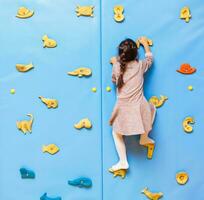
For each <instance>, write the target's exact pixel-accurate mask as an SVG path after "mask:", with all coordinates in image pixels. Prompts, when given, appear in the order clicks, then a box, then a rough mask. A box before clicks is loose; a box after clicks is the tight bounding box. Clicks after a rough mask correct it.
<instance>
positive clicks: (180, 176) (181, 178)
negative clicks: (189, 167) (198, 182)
mask: <svg viewBox="0 0 204 200" xmlns="http://www.w3.org/2000/svg"><path fill="white" fill-rule="evenodd" d="M188 179H189V177H188V174H187V173H186V172H179V173H177V174H176V181H177V183H178V184H180V185H185V184H186V183H187V182H188Z"/></svg>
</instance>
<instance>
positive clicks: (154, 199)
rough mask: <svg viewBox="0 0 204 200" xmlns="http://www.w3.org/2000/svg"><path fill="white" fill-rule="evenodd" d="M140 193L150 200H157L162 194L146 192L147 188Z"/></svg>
mask: <svg viewBox="0 0 204 200" xmlns="http://www.w3.org/2000/svg"><path fill="white" fill-rule="evenodd" d="M142 193H143V194H144V195H145V196H146V197H148V198H149V199H151V200H158V199H160V198H162V197H163V193H162V192H158V193H152V192H150V191H149V190H148V188H147V187H146V188H144V190H142Z"/></svg>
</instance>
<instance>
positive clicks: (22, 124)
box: [16, 114, 33, 134]
mask: <svg viewBox="0 0 204 200" xmlns="http://www.w3.org/2000/svg"><path fill="white" fill-rule="evenodd" d="M27 116H29V117H30V120H23V121H17V122H16V126H17V128H18V129H19V130H20V131H22V132H23V133H24V134H26V133H27V132H29V133H31V132H32V124H33V115H32V114H27Z"/></svg>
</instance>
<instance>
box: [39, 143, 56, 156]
mask: <svg viewBox="0 0 204 200" xmlns="http://www.w3.org/2000/svg"><path fill="white" fill-rule="evenodd" d="M59 150H60V149H59V147H58V146H57V145H55V144H49V145H47V146H43V147H42V152H43V153H46V152H47V153H49V154H51V155H54V154H56V153H57V152H58V151H59Z"/></svg>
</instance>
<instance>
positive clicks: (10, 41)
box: [0, 0, 204, 200]
mask: <svg viewBox="0 0 204 200" xmlns="http://www.w3.org/2000/svg"><path fill="white" fill-rule="evenodd" d="M0 4H1V8H2V9H1V12H0V30H1V33H0V44H1V50H2V51H1V54H0V65H1V70H0V102H1V103H0V113H1V122H0V145H1V151H0V158H1V159H0V177H1V178H0V199H5V200H14V199H21V200H26V199H29V200H35V199H39V198H40V196H41V195H42V194H43V193H44V192H48V196H62V199H64V200H69V199H73V200H96V199H97V200H99V199H101V200H102V199H103V200H111V199H118V200H126V199H141V200H142V199H146V197H145V196H144V195H142V194H141V193H140V191H141V190H142V189H143V188H144V187H146V186H147V187H149V189H150V190H152V191H162V192H163V193H164V198H163V199H167V200H168V199H179V200H190V199H195V200H202V199H203V193H202V191H203V190H204V182H203V177H202V172H203V169H204V160H203V155H202V147H203V145H204V135H203V129H204V124H203V112H202V108H203V105H202V104H203V99H202V97H203V94H204V89H203V83H204V78H203V75H204V69H203V46H204V40H203V34H204V20H203V17H204V14H203V11H204V5H203V2H202V1H201V0H194V1H190V0H189V1H187V0H185V1H176V0H171V1H170V2H167V1H162V0H156V1H150V0H138V1H135V0H128V1H125V2H121V1H116V0H111V1H109V0H83V1H81V0H78V1H77V2H76V1H74V0H69V1H66V0H57V1H56V0H54V1H53V0H30V1H23V0H18V1H17V0H8V1H6V0H0ZM78 4H79V5H94V6H95V10H94V15H95V16H94V18H86V17H79V18H78V17H76V14H75V8H76V5H78ZM116 4H122V5H123V6H124V7H125V12H124V15H125V21H124V22H123V23H120V24H119V23H116V22H115V21H114V19H113V7H114V5H116ZM186 5H188V6H189V7H190V9H191V12H192V19H191V21H190V23H188V24H186V23H185V22H184V21H183V20H180V19H179V13H180V9H181V8H182V7H184V6H186ZM20 6H27V7H28V8H30V9H31V10H34V11H35V14H34V16H33V17H32V18H29V19H26V20H22V19H18V18H16V17H15V15H16V12H17V9H18V8H19V7H20ZM44 34H47V35H48V36H49V37H51V38H53V39H55V40H56V41H57V43H58V46H57V47H56V48H54V49H44V48H42V41H41V38H42V36H43V35H44ZM141 35H146V36H148V37H149V38H151V39H152V40H153V41H154V46H153V48H152V51H153V53H154V57H155V60H154V65H153V66H152V69H151V70H150V71H149V72H148V73H147V74H146V81H145V95H146V97H147V98H150V97H151V96H152V95H157V96H158V95H160V94H162V95H166V96H168V97H169V100H168V101H167V102H166V103H165V104H164V106H163V107H161V108H159V109H158V112H157V117H156V121H155V124H154V129H153V131H152V133H151V137H153V138H154V140H155V141H156V149H155V153H154V157H153V159H152V160H147V158H146V149H145V148H143V147H141V146H139V145H138V137H128V138H126V143H127V149H128V159H129V162H130V170H129V172H128V174H127V178H126V179H125V180H121V179H120V178H115V179H113V177H112V175H111V174H110V173H108V171H107V169H108V168H109V167H110V166H111V165H112V164H113V163H115V162H116V161H117V154H116V151H115V148H114V143H113V139H112V135H111V127H109V125H108V119H109V117H110V114H111V112H112V108H113V106H114V103H115V88H114V85H113V84H112V83H111V65H110V64H109V60H110V57H112V56H114V55H116V53H117V49H116V47H117V45H118V44H119V42H120V41H121V40H123V39H125V38H127V37H131V38H132V39H136V38H137V37H139V36H141ZM140 55H141V56H140V58H143V55H144V53H143V50H142V49H140ZM31 61H32V62H33V64H34V66H35V68H34V69H33V70H32V71H29V72H28V73H25V74H22V73H19V72H18V71H16V69H15V65H16V63H29V62H31ZM185 62H187V63H190V64H191V65H192V66H195V67H196V68H197V72H196V73H195V74H193V75H189V76H185V75H182V74H179V73H177V72H176V69H178V68H179V67H180V64H182V63H185ZM80 66H85V67H90V68H92V70H93V75H92V77H90V78H80V79H79V78H77V77H71V76H68V75H67V72H68V71H72V70H73V69H75V68H77V67H80ZM188 85H192V86H193V87H194V91H192V92H190V91H188V90H187V87H188ZM106 86H111V87H112V91H111V93H107V92H106V90H105V88H106ZM92 87H97V92H96V93H92V92H91V88H92ZM11 88H15V89H16V94H15V95H11V94H10V89H11ZM38 96H45V97H49V98H56V99H58V101H59V108H57V109H50V110H48V109H47V108H46V106H45V105H44V104H43V103H41V101H40V100H39V99H38ZM28 113H32V114H33V115H34V124H33V133H32V134H27V135H24V134H22V133H21V132H20V131H18V130H17V128H16V121H17V120H23V119H27V117H26V114H28ZM189 115H190V116H193V117H194V118H195V120H196V124H195V125H194V132H193V133H192V134H185V133H184V132H183V130H182V125H181V123H182V120H183V119H184V118H185V117H186V116H189ZM84 117H88V118H90V119H91V121H92V122H93V128H92V129H91V130H81V131H78V130H75V129H74V128H73V124H74V123H76V122H78V121H79V120H80V119H81V118H84ZM50 143H55V144H57V145H58V146H59V148H60V152H59V153H57V154H56V155H54V156H51V155H49V154H43V153H42V152H41V147H42V145H44V144H50ZM21 167H28V168H30V169H33V170H34V171H35V172H36V179H35V180H22V179H21V178H20V174H19V169H20V168H21ZM181 170H184V171H186V172H188V174H189V176H190V179H189V182H188V183H187V184H186V185H185V186H179V185H178V184H177V183H176V180H175V175H176V173H177V172H178V171H181ZM79 176H87V177H90V178H92V180H93V187H92V188H91V189H88V190H85V189H79V188H75V187H71V186H69V185H67V180H69V179H74V178H77V177H79Z"/></svg>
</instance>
